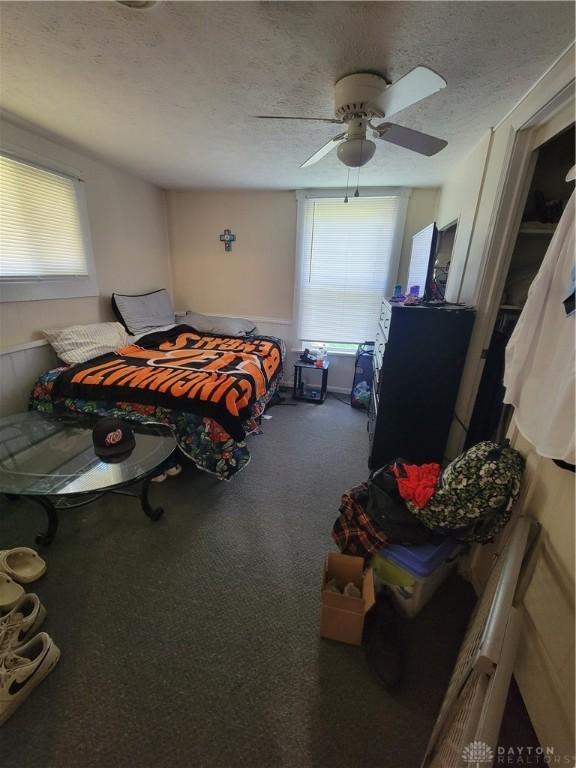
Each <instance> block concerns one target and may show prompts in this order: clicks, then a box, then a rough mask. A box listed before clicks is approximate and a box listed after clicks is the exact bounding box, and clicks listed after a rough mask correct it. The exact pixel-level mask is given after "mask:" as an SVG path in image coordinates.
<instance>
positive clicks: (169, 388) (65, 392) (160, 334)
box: [30, 324, 285, 480]
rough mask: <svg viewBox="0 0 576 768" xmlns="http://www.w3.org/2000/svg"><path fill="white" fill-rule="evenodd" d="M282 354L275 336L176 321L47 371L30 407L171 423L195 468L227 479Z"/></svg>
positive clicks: (242, 458)
mask: <svg viewBox="0 0 576 768" xmlns="http://www.w3.org/2000/svg"><path fill="white" fill-rule="evenodd" d="M284 357H285V346H284V343H283V342H282V340H280V339H277V338H274V337H268V336H259V335H248V336H230V335H225V334H216V333H206V332H204V331H201V330H198V329H197V328H194V327H193V326H191V325H186V324H179V325H174V326H173V327H170V328H167V329H163V330H161V331H155V332H152V333H148V334H144V335H142V336H140V337H139V338H138V339H137V340H135V341H131V342H130V343H129V344H127V345H125V346H123V347H120V348H119V349H116V350H115V351H111V352H105V353H104V354H101V355H98V356H96V357H93V358H91V359H89V360H85V361H83V362H80V363H76V364H74V365H64V366H61V367H58V368H54V369H52V370H49V371H47V372H46V373H44V374H42V375H41V376H40V377H39V379H38V380H37V381H36V383H35V385H34V388H33V391H32V396H31V402H30V405H31V408H34V409H37V410H39V411H42V412H43V413H52V414H54V413H58V412H68V413H82V414H89V415H93V416H110V415H112V416H117V417H120V418H124V419H126V420H127V421H138V422H144V421H158V422H161V423H164V424H168V425H169V426H170V427H171V428H172V429H173V431H174V434H175V436H176V439H177V441H178V445H179V447H180V449H181V450H182V452H183V453H184V454H185V455H186V456H188V457H189V458H190V459H191V460H192V461H193V462H194V463H195V464H196V466H197V467H198V468H199V469H201V470H204V471H207V472H210V473H212V474H214V475H216V477H218V478H219V479H222V480H229V479H230V478H231V477H233V476H234V475H235V474H236V473H237V472H239V471H240V470H241V469H243V468H244V467H245V466H246V465H247V464H248V462H249V461H250V452H249V450H248V446H247V438H248V436H249V435H250V434H251V433H254V432H256V431H257V430H258V422H257V420H258V417H259V416H260V415H261V414H262V413H263V411H264V409H265V408H266V405H267V403H268V402H269V401H270V399H271V398H272V397H273V395H274V393H275V392H276V390H277V388H278V385H279V381H280V378H281V375H282V366H283V362H284Z"/></svg>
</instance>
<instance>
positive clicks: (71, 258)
mask: <svg viewBox="0 0 576 768" xmlns="http://www.w3.org/2000/svg"><path fill="white" fill-rule="evenodd" d="M96 294H97V286H96V280H95V276H94V270H93V262H92V255H91V252H90V246H89V237H88V228H87V220H86V213H85V207H84V198H83V190H82V182H80V181H79V180H78V179H76V178H73V177H72V176H69V175H66V174H63V173H60V172H57V171H53V170H49V169H47V168H44V167H41V166H40V165H36V164H35V163H31V162H28V161H27V160H23V159H21V158H17V157H15V156H13V155H11V154H8V153H2V154H0V297H1V300H2V301H22V300H28V299H43V298H63V297H68V296H94V295H96Z"/></svg>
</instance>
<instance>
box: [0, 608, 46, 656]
mask: <svg viewBox="0 0 576 768" xmlns="http://www.w3.org/2000/svg"><path fill="white" fill-rule="evenodd" d="M45 618H46V608H44V606H43V605H42V603H41V602H40V598H39V597H38V595H34V594H29V595H22V597H21V598H20V599H19V600H18V601H17V602H16V605H15V606H14V607H13V608H12V610H11V611H9V612H8V613H7V614H5V615H4V616H2V617H1V618H0V654H2V653H4V652H6V651H8V650H10V648H15V647H16V646H17V645H22V644H23V643H25V642H26V641H27V640H30V638H31V637H33V636H34V635H35V634H36V632H37V631H38V629H40V626H41V624H42V622H43V621H44V619H45Z"/></svg>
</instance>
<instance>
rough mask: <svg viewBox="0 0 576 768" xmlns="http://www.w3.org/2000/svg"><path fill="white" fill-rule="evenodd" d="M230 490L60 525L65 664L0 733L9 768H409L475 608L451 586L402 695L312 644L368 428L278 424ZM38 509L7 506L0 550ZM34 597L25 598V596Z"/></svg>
mask: <svg viewBox="0 0 576 768" xmlns="http://www.w3.org/2000/svg"><path fill="white" fill-rule="evenodd" d="M270 414H271V415H272V416H273V418H272V419H271V420H266V421H263V423H262V428H263V432H264V434H262V435H259V436H254V437H252V438H251V439H250V449H251V451H252V462H251V464H250V465H249V466H248V467H247V469H246V470H245V471H244V472H242V473H241V474H240V475H239V476H238V477H236V478H235V479H233V480H232V482H230V483H221V482H218V481H217V480H215V479H214V478H213V477H211V476H209V475H207V474H204V473H200V472H198V471H196V470H195V469H193V468H192V467H187V468H186V471H185V472H184V473H182V475H180V476H179V477H177V478H172V479H169V480H168V481H167V482H166V483H164V484H162V485H158V486H155V487H154V489H153V493H154V498H155V499H156V500H157V501H158V502H160V503H161V504H162V505H163V506H164V507H165V510H166V514H165V516H164V518H163V519H162V520H161V521H159V522H158V523H153V522H151V521H150V520H148V519H147V518H145V517H144V516H143V514H142V512H141V510H140V507H139V504H138V502H137V501H136V500H132V499H126V498H122V497H119V496H108V497H106V498H104V499H102V500H100V501H99V502H97V503H95V504H93V505H91V506H89V507H85V508H83V509H80V510H76V511H69V512H67V513H63V514H62V518H61V524H60V530H59V532H58V536H57V538H56V540H55V542H54V543H53V545H52V546H51V547H50V548H49V549H47V550H46V552H45V557H46V560H47V562H48V573H47V574H46V576H45V577H44V578H43V579H42V580H41V581H39V582H37V583H36V584H34V585H31V587H32V588H34V589H35V591H36V592H37V593H38V594H39V595H40V597H41V599H42V600H43V602H44V603H45V605H46V607H47V608H48V619H47V621H46V624H45V626H44V629H45V630H46V631H47V632H49V633H50V634H51V635H52V637H53V638H54V639H55V641H56V642H57V644H58V645H59V646H60V648H61V649H62V658H61V660H60V663H59V664H58V666H57V667H56V668H55V669H54V671H53V672H52V673H51V674H50V676H49V677H48V678H47V679H46V680H45V681H44V682H43V683H42V684H41V685H40V686H39V687H38V688H37V689H36V691H34V692H33V694H32V696H31V697H30V699H29V700H28V701H27V702H26V703H25V704H24V705H23V706H22V707H21V709H20V710H19V711H18V712H17V713H16V714H15V715H14V716H13V717H12V718H11V719H10V720H9V721H8V722H7V723H6V725H5V726H4V727H3V728H2V730H1V731H0V755H1V756H2V764H3V765H7V766H8V765H10V766H14V768H27V767H28V766H34V768H37V767H38V768H39V767H40V766H42V768H45V767H46V768H48V767H52V766H53V767H54V768H56V767H57V768H70V766H74V767H75V768H92V766H98V767H100V766H107V767H110V768H115V767H116V766H127V765H133V766H134V767H135V768H164V766H166V767H167V766H170V768H187V767H188V766H194V767H196V766H197V767H201V766H206V768H230V766H235V765H243V766H254V768H260V767H262V768H283V767H284V766H286V767H287V768H288V767H289V768H323V767H324V766H326V767H328V766H329V767H330V768H359V767H363V766H366V768H368V766H370V768H378V767H379V766H390V768H416V766H418V764H419V762H420V759H421V757H422V754H423V751H424V749H425V746H426V743H427V740H428V737H429V734H430V731H431V729H432V726H433V724H434V719H435V716H436V714H437V711H438V709H439V706H440V703H441V701H442V697H443V694H444V690H445V687H446V685H447V682H448V679H449V676H450V673H451V669H452V665H453V663H454V659H455V656H456V653H457V650H458V646H459V644H460V642H461V639H462V635H463V632H464V629H465V625H466V622H467V619H468V615H469V611H470V608H471V605H472V603H473V596H472V590H471V588H470V587H469V585H467V584H466V583H464V582H463V581H461V580H460V579H459V578H458V577H456V576H454V577H452V578H451V579H450V581H449V582H447V583H446V585H445V586H444V587H443V588H442V589H441V590H440V591H439V592H438V593H437V595H436V596H435V598H434V599H433V601H432V602H431V603H430V604H429V605H428V606H427V607H426V609H425V610H424V611H423V612H422V613H421V614H420V615H419V616H418V617H417V618H416V619H414V620H412V621H407V622H406V624H405V625H404V626H403V627H402V637H403V643H404V646H405V650H406V657H407V661H408V671H407V674H406V680H405V684H404V686H403V688H402V689H401V690H400V691H399V692H397V693H395V694H393V695H392V694H390V693H388V692H387V691H386V690H384V689H383V688H382V687H381V686H380V685H379V684H378V683H377V682H376V681H375V680H374V679H373V677H372V676H371V673H370V671H369V669H368V667H367V665H366V662H365V659H364V655H363V652H362V650H361V649H360V648H356V647H352V646H346V645H342V644H338V643H334V642H330V641H325V640H320V639H319V637H318V618H319V585H320V578H321V571H322V563H323V559H324V557H325V555H326V552H327V551H329V550H332V549H334V547H333V544H332V542H331V539H330V530H331V526H332V524H333V521H334V518H335V516H336V514H337V510H338V505H339V498H340V495H341V493H342V491H343V490H344V489H346V488H348V487H350V486H351V485H353V484H354V483H356V482H358V481H360V480H363V479H365V478H366V476H367V448H368V446H367V435H366V426H365V425H366V416H365V414H364V413H362V412H358V411H354V410H352V409H351V408H350V407H349V406H347V405H346V404H344V403H343V402H341V401H339V400H338V399H336V398H334V397H329V398H328V400H327V401H326V402H325V403H324V404H323V405H308V404H298V405H296V406H293V407H288V406H280V407H276V408H273V409H272V410H271V411H270ZM43 525H44V519H43V513H42V512H41V510H40V508H39V507H38V508H37V507H36V506H35V505H33V504H30V503H28V502H25V501H20V502H15V503H4V504H3V510H2V537H1V538H2V546H3V547H10V546H16V545H19V544H21V545H28V546H30V545H33V541H34V538H33V537H34V534H35V533H36V532H37V530H39V529H41V528H42V526H43ZM30 591H32V589H31V590H30Z"/></svg>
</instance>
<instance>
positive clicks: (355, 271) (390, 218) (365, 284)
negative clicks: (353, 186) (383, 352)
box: [298, 196, 400, 344]
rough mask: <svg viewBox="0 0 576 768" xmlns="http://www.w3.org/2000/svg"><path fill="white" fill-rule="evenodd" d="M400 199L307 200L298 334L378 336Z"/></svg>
mask: <svg viewBox="0 0 576 768" xmlns="http://www.w3.org/2000/svg"><path fill="white" fill-rule="evenodd" d="M399 210H400V198H399V197H398V196H390V197H357V198H350V200H349V202H348V203H344V202H343V201H342V198H320V197H319V198H309V199H305V200H303V201H302V210H301V231H300V259H299V263H300V269H299V272H300V274H299V318H298V337H299V338H300V339H301V340H303V341H322V342H327V343H329V342H333V343H354V344H357V343H360V342H363V341H367V340H371V339H373V338H374V334H375V331H376V323H377V318H378V311H379V308H380V302H381V300H382V294H383V292H384V291H385V290H386V289H387V288H388V287H389V285H390V282H391V280H394V279H395V275H391V270H392V267H393V248H394V244H395V235H396V228H397V222H398V216H399Z"/></svg>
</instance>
